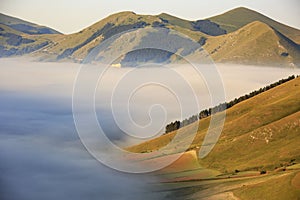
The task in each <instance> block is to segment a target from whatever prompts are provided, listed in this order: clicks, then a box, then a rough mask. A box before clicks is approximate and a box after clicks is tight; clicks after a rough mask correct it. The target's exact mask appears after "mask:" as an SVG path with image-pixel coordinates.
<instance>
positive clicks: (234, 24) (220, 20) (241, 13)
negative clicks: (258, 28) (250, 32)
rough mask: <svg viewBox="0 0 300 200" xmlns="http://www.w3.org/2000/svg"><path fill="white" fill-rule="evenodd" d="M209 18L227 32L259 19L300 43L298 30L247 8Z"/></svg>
mask: <svg viewBox="0 0 300 200" xmlns="http://www.w3.org/2000/svg"><path fill="white" fill-rule="evenodd" d="M209 20H211V21H213V22H215V23H217V24H219V25H220V26H221V27H222V28H223V29H225V30H227V32H233V31H236V30H237V29H239V28H241V27H243V26H245V25H247V24H249V23H251V22H254V21H260V22H263V23H265V24H268V25H269V26H271V27H273V28H275V29H276V30H278V31H279V32H281V33H282V34H284V35H285V36H287V37H289V38H290V39H292V40H293V41H294V42H296V43H298V44H300V31H299V30H297V29H295V28H292V27H289V26H286V25H284V24H281V23H279V22H276V21H274V20H272V19H270V18H268V17H266V16H264V15H262V14H260V13H258V12H256V11H253V10H250V9H247V8H243V7H241V8H236V9H233V10H230V11H228V12H226V13H224V14H221V15H217V16H214V17H211V18H209Z"/></svg>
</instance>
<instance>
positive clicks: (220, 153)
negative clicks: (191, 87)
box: [129, 78, 300, 172]
mask: <svg viewBox="0 0 300 200" xmlns="http://www.w3.org/2000/svg"><path fill="white" fill-rule="evenodd" d="M299 88H300V78H297V79H295V80H292V81H289V82H287V83H284V84H282V85H280V86H277V87H275V88H273V89H271V90H268V91H266V92H264V93H262V94H259V95H257V96H255V97H253V98H250V99H248V100H246V101H243V102H241V103H239V104H237V105H235V106H233V107H232V108H230V109H228V110H227V111H226V121H225V126H224V128H223V131H222V134H221V137H220V139H219V141H218V143H217V144H216V146H215V147H214V149H213V150H212V152H210V154H209V155H208V156H207V157H205V158H204V159H202V160H200V164H201V165H202V166H205V167H207V168H210V169H216V170H219V171H221V172H234V171H235V170H239V171H244V170H263V169H264V170H275V169H276V168H279V167H281V166H287V165H289V164H291V162H298V163H299V162H300V153H299V152H300V145H299V141H300V138H299V137H300V135H299V133H300V120H299V119H300V104H299V99H300V89H299ZM217 115H218V114H217ZM209 121H210V118H205V119H203V120H201V121H200V124H199V130H198V132H197V136H196V138H195V139H194V142H193V144H192V145H191V148H190V149H195V150H197V149H199V147H201V144H202V141H203V139H204V136H205V134H206V131H207V128H208V125H209ZM198 123H199V122H196V123H194V124H191V125H189V126H186V127H183V128H182V129H183V130H182V131H183V132H187V133H188V130H189V129H190V128H191V126H198ZM175 134H176V132H171V133H169V134H166V135H163V136H161V137H159V138H155V139H153V140H150V141H148V142H145V143H142V144H139V145H137V146H133V147H130V148H129V150H130V151H134V152H149V151H154V150H156V149H159V148H160V147H162V146H164V145H166V144H168V143H169V141H170V140H171V139H172V138H173V137H174V135H175ZM187 137H189V135H188V134H185V137H184V138H187ZM184 142H185V139H182V141H181V142H179V143H178V144H177V147H172V148H173V149H170V152H178V149H180V146H181V143H182V144H183V143H184Z"/></svg>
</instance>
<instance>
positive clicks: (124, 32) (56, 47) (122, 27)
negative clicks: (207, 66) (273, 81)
mask: <svg viewBox="0 0 300 200" xmlns="http://www.w3.org/2000/svg"><path fill="white" fill-rule="evenodd" d="M3 16H4V15H2V18H3V20H2V21H4V22H5V23H6V24H10V25H9V28H12V29H13V30H15V31H18V32H19V33H20V32H21V33H24V32H25V33H26V32H27V33H26V34H27V35H25V36H26V37H27V36H28V35H35V36H38V38H39V39H41V38H43V39H46V40H47V41H48V44H46V45H43V48H40V50H38V49H37V48H34V49H36V50H35V51H22V52H23V53H22V54H24V53H25V54H28V53H30V56H32V57H34V58H36V59H38V60H40V61H59V62H65V61H66V62H77V63H82V62H86V61H87V60H89V61H91V62H103V61H108V60H110V59H111V58H112V56H113V57H114V58H115V59H116V60H114V61H113V63H112V64H113V65H114V66H136V65H138V64H140V63H147V62H156V63H173V62H176V63H178V62H179V63H180V62H182V61H184V59H182V57H185V58H188V59H190V60H193V61H194V60H195V61H197V60H201V58H204V57H205V56H203V55H205V54H207V55H206V56H207V57H209V56H210V57H211V58H212V59H213V61H214V62H222V63H236V64H251V65H252V64H254V65H271V66H280V67H299V66H300V53H299V49H300V47H299V44H298V43H299V35H300V30H297V29H295V28H291V27H289V26H286V25H283V24H281V23H279V22H276V21H274V20H272V19H270V18H268V17H266V16H264V15H262V14H260V13H258V12H255V11H252V10H250V9H247V8H236V9H233V10H231V11H228V12H226V13H224V14H221V15H218V16H215V17H211V18H208V19H204V20H196V21H189V20H184V19H180V18H178V17H175V16H172V15H169V14H166V13H162V14H159V15H139V14H136V13H134V12H129V11H125V12H120V13H116V14H113V15H110V16H108V17H106V18H105V19H103V20H101V21H99V22H97V23H95V24H93V25H91V26H89V27H87V28H85V29H83V30H82V31H80V32H78V33H74V34H69V35H60V34H42V33H40V34H38V31H33V32H30V33H28V30H27V29H26V30H16V28H18V27H19V26H17V27H16V26H12V25H15V24H19V23H21V22H20V20H18V19H15V18H10V17H8V16H6V17H3ZM8 19H9V20H10V21H9V20H8ZM8 22H9V23H8ZM22 23H25V22H23V21H22ZM27 25H28V23H27V24H26V26H27ZM29 25H30V26H32V27H33V25H32V24H30V23H29ZM154 29H156V30H159V31H154ZM5 30H8V29H5ZM39 30H40V29H39ZM4 32H5V31H4ZM4 32H3V33H2V34H5V33H4ZM25 33H24V34H25ZM34 33H36V34H34ZM166 36H168V37H166ZM113 37H114V40H115V41H112V38H113ZM160 37H161V38H160ZM109 38H110V40H109V41H108V39H109ZM129 38H130V39H129ZM151 38H152V39H151ZM187 38H189V39H187ZM151 43H152V47H153V48H152V49H150V48H148V47H149V46H150V47H151ZM176 43H177V44H176ZM191 43H193V44H192V45H190V44H191ZM149 44H150V45H149ZM5 45H8V44H5V42H4V44H2V46H3V47H5V48H6V49H8V48H12V47H11V46H9V45H8V47H6V46H5ZM99 46H101V47H99ZM163 46H166V47H168V48H165V49H164V50H162V49H156V50H155V49H154V48H157V47H163ZM180 46H181V47H180ZM196 46H198V47H197V48H196ZM3 47H2V48H3ZM141 47H145V48H146V49H145V50H141V49H140V48H141ZM101 48H102V49H101ZM104 49H106V50H105V51H104ZM107 49H109V50H107ZM137 49H139V50H137ZM165 50H167V51H165ZM203 50H205V51H203ZM170 51H171V52H170ZM14 52H17V51H15V50H12V51H11V52H10V53H6V54H3V55H2V57H7V56H14V55H21V54H20V53H14ZM91 52H92V54H93V56H94V58H95V59H90V56H89V59H86V58H87V56H88V55H90V54H91ZM124 52H125V53H124ZM187 52H188V53H187ZM205 52H206V53H205ZM96 54H97V55H96ZM117 54H119V55H117ZM121 54H125V55H121ZM106 56H110V57H106ZM199 56H200V58H199ZM117 57H119V58H117Z"/></svg>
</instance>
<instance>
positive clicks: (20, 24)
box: [0, 13, 60, 35]
mask: <svg viewBox="0 0 300 200" xmlns="http://www.w3.org/2000/svg"><path fill="white" fill-rule="evenodd" d="M0 24H3V25H6V26H9V27H10V28H12V29H14V30H17V31H20V32H22V33H26V34H29V35H37V34H60V33H59V32H58V31H56V30H54V29H51V28H48V27H45V26H40V25H37V24H34V23H30V22H27V21H24V20H22V19H18V18H15V17H11V16H8V15H4V14H2V13H0Z"/></svg>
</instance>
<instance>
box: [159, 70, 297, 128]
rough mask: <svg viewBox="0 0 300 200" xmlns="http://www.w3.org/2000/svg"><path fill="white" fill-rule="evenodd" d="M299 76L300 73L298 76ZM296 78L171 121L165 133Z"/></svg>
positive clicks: (292, 77)
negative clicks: (179, 119)
mask: <svg viewBox="0 0 300 200" xmlns="http://www.w3.org/2000/svg"><path fill="white" fill-rule="evenodd" d="M297 77H299V75H298V76H297ZM293 79H295V76H294V75H293V76H289V77H288V78H286V79H281V80H279V81H277V82H276V83H272V84H270V85H268V86H266V87H263V88H260V89H259V90H255V91H253V92H250V93H249V94H246V95H244V96H241V97H239V98H235V99H234V100H232V101H230V102H225V103H221V104H219V105H217V106H215V107H212V108H209V109H205V110H202V111H200V113H199V114H196V115H193V116H191V117H189V118H187V119H184V120H183V121H181V122H180V121H175V122H171V123H170V124H168V125H167V126H166V131H165V133H169V132H172V131H175V130H178V129H179V128H181V127H184V126H187V125H189V124H191V123H193V122H196V121H198V120H201V119H204V118H206V117H209V116H210V115H213V114H216V113H218V112H222V111H224V110H226V109H228V108H231V107H232V106H234V105H236V104H238V103H240V102H242V101H245V100H247V99H249V98H252V97H254V96H256V95H258V94H261V93H263V92H265V91H268V90H270V89H272V88H274V87H276V86H279V85H281V84H283V83H286V82H288V81H290V80H293Z"/></svg>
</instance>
